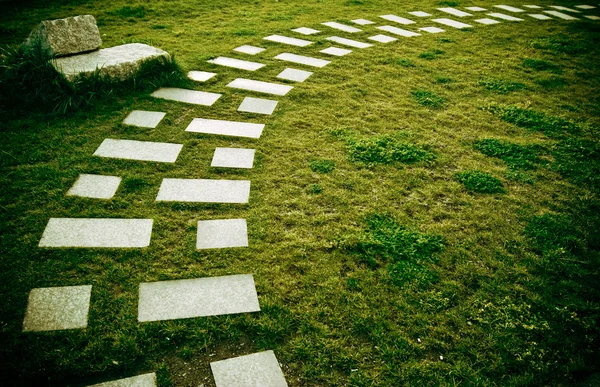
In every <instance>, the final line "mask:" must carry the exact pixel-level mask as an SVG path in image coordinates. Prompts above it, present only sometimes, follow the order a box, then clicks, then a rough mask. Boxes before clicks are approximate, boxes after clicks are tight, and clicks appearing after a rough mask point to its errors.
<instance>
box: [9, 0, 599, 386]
mask: <svg viewBox="0 0 600 387" xmlns="http://www.w3.org/2000/svg"><path fill="white" fill-rule="evenodd" d="M536 4H539V5H546V3H544V4H542V3H536ZM548 4H553V3H548ZM577 4H579V3H577ZM447 5H451V6H452V5H457V6H458V8H460V9H464V7H466V6H472V5H481V4H476V3H471V2H467V1H465V2H463V1H460V2H458V3H448V2H442V3H438V2H434V1H417V2H412V3H411V4H410V5H409V4H402V3H401V2H388V1H383V0H381V1H376V0H372V1H371V0H362V1H360V0H352V1H314V0H307V1H302V2H296V1H285V0H282V1H256V2H246V1H213V0H211V1H202V2H196V1H191V0H187V1H186V0H173V1H152V2H146V1H123V0H115V1H111V2H104V1H99V0H94V1H85V2H84V1H71V2H67V1H57V2H53V3H52V5H48V3H47V2H42V1H39V2H30V3H27V4H20V5H10V4H2V5H0V11H1V12H0V43H1V44H2V45H3V47H5V45H14V44H19V43H21V42H22V41H23V40H24V39H25V38H26V37H27V35H28V33H29V31H30V30H31V29H32V28H33V27H35V26H36V25H37V24H38V23H39V22H40V21H42V20H47V19H55V18H63V17H68V16H74V15H79V14H92V15H94V16H95V17H96V19H97V20H98V25H99V28H100V31H101V34H102V39H103V41H104V44H103V47H111V46H115V45H118V44H122V43H129V42H142V43H148V44H152V45H154V46H157V47H159V48H162V49H164V50H166V51H168V52H169V53H171V54H172V55H174V56H175V58H176V60H177V62H178V64H179V65H180V66H181V67H182V68H183V70H184V71H189V70H203V71H213V72H217V73H218V76H217V77H215V78H213V79H211V80H210V81H208V82H206V83H196V84H194V83H190V84H189V85H188V86H189V87H193V88H195V89H197V90H203V91H211V92H217V93H222V94H223V96H222V97H221V98H220V99H219V100H218V101H217V102H216V103H215V104H214V105H213V106H212V107H202V106H194V105H186V104H182V103H176V102H169V101H163V100H157V99H154V98H151V97H150V96H149V94H150V92H149V91H144V92H139V93H135V92H132V93H131V94H123V93H120V94H118V95H115V96H114V97H112V98H109V99H106V100H96V101H95V102H93V104H92V105H91V106H88V107H86V108H82V109H78V110H77V111H75V112H69V113H66V114H59V113H51V112H47V111H46V112H43V111H41V110H40V111H37V110H36V109H32V110H31V111H29V112H23V111H20V110H19V109H18V108H15V107H14V106H11V107H2V110H1V111H2V115H3V117H2V118H1V123H0V127H2V141H1V142H0V152H1V153H0V160H1V161H0V162H1V166H2V169H1V173H0V184H1V186H2V195H0V211H1V213H2V222H1V225H0V234H1V235H0V241H1V242H0V252H1V254H0V273H1V275H2V281H0V292H1V293H0V294H1V299H2V302H1V303H0V357H1V360H0V364H1V365H0V367H1V368H0V375H1V376H0V380H1V382H0V384H4V383H5V384H7V385H27V384H36V385H45V384H47V385H85V384H91V383H93V382H101V381H106V380H110V379H113V378H118V377H126V376H132V375H135V374H139V373H144V372H155V371H158V380H159V384H160V385H163V386H167V385H176V386H188V385H194V386H196V385H199V384H202V383H203V384H204V385H205V386H213V385H214V384H213V379H212V376H211V374H210V367H209V363H210V362H212V361H217V360H222V359H227V358H231V357H234V356H240V355H246V354H250V353H254V352H258V351H261V350H274V352H275V354H276V356H277V359H278V360H279V362H280V363H281V365H282V369H283V372H284V374H285V376H286V379H287V382H288V384H289V385H290V386H357V387H358V386H459V385H461V386H541V385H549V386H566V385H576V384H577V383H579V382H582V381H584V380H586V379H587V378H588V376H589V375H590V374H593V373H596V372H599V371H600V369H599V361H600V359H599V357H598V351H597V348H598V346H599V344H600V342H599V328H600V327H599V319H600V310H599V304H598V301H599V281H598V274H599V273H598V267H599V264H600V259H599V249H600V237H599V231H600V200H599V198H598V194H599V192H600V178H599V176H600V144H599V141H598V138H599V135H600V131H599V128H600V118H599V113H600V94H599V87H600V77H599V75H600V68H599V67H598V63H599V62H600V55H599V52H600V49H599V47H600V24H599V22H598V21H591V20H580V21H570V22H567V21H564V20H558V19H555V20H549V21H536V20H534V19H532V18H529V17H526V16H524V18H526V19H527V20H526V21H523V22H502V23H501V24H497V25H491V26H485V25H479V24H478V23H475V22H474V21H473V19H474V18H470V17H469V18H461V19H459V18H454V17H452V16H450V15H447V14H443V13H441V12H439V11H436V8H438V7H443V6H447ZM512 5H515V6H519V4H512ZM561 5H566V4H561ZM573 5H574V4H573ZM485 6H486V7H491V6H489V5H485ZM417 10H421V11H425V12H429V13H433V14H434V16H435V17H450V18H453V19H456V20H460V21H462V22H466V23H469V24H472V25H473V28H470V29H467V30H456V29H453V28H451V27H446V26H441V25H436V24H435V23H433V22H427V21H426V20H427V18H425V20H423V19H420V18H416V17H411V16H410V15H409V14H408V13H407V12H409V11H417ZM586 12H587V13H588V14H594V15H600V12H599V11H598V9H596V10H595V11H594V10H592V11H586ZM390 13H391V14H396V15H399V16H402V17H407V18H410V19H413V20H416V21H418V24H417V25H416V27H426V26H437V27H442V28H444V29H445V30H446V32H444V33H439V34H429V33H426V32H423V33H422V36H418V37H413V38H402V37H399V40H398V41H397V42H392V43H388V44H381V43H375V42H371V43H374V46H373V47H371V48H367V49H353V52H352V53H351V54H349V55H347V56H345V57H342V58H336V57H331V58H326V56H325V55H324V54H320V53H319V52H318V51H319V50H321V49H324V48H327V47H329V46H331V45H332V44H331V43H330V42H328V41H327V40H326V39H325V38H326V37H328V36H334V35H335V36H342V37H347V38H351V39H356V40H360V41H364V42H366V41H368V39H367V38H368V37H369V36H373V35H377V34H379V33H383V32H382V31H379V30H377V29H375V28H374V26H364V27H360V28H362V29H363V32H361V33H356V34H346V33H343V32H341V31H336V30H332V29H329V28H328V27H326V26H323V25H321V24H320V23H322V22H327V21H339V22H343V23H346V24H352V23H351V22H350V20H351V19H357V18H366V19H369V20H372V21H375V22H376V23H377V24H376V25H386V24H389V25H394V23H393V22H388V21H384V20H382V19H380V18H378V16H379V15H384V14H390ZM505 13H507V12H505ZM480 17H485V16H484V15H482V16H480ZM432 18H434V17H432ZM302 26H305V27H311V28H315V29H318V30H321V31H322V33H321V34H318V35H313V36H310V37H304V36H302V35H298V34H295V33H293V32H291V31H290V29H292V28H297V27H302ZM398 27H402V26H400V25H398ZM403 28H406V29H410V30H413V31H415V30H416V28H415V25H412V26H406V27H403ZM271 34H282V35H286V36H293V37H297V38H306V39H309V40H313V41H314V42H315V43H314V44H313V45H311V46H308V47H304V48H299V47H293V46H286V45H281V44H278V43H274V42H268V41H264V40H262V38H263V37H265V36H268V35H271ZM243 44H250V45H256V46H260V47H264V48H267V50H266V51H264V52H262V53H260V54H258V55H256V56H250V55H245V54H239V53H234V52H232V49H233V48H235V47H238V46H240V45H243ZM282 52H292V53H297V54H303V55H310V56H316V57H320V58H325V59H330V60H332V61H333V62H332V63H331V64H330V65H328V66H326V67H324V68H322V69H313V68H305V67H302V66H301V65H291V64H287V63H283V62H280V61H278V60H275V59H273V57H274V56H276V55H277V54H279V53H282ZM221 55H222V56H229V57H235V58H239V59H246V60H251V61H257V62H261V63H265V64H267V66H266V67H264V68H263V69H260V70H258V71H256V72H245V71H243V70H236V69H230V68H225V67H218V66H216V65H212V64H209V63H207V62H206V61H207V60H209V59H212V58H215V57H217V56H221ZM286 67H293V68H298V69H303V70H308V71H313V72H314V74H313V75H312V76H311V77H310V78H309V79H308V80H307V81H306V82H304V83H292V82H289V84H290V85H292V86H294V89H293V90H292V91H291V92H290V93H289V94H288V95H287V96H284V97H273V96H268V97H266V96H264V95H260V94H255V93H251V92H243V91H236V90H234V89H230V88H227V87H225V85H226V84H227V83H229V82H230V81H232V80H233V79H235V78H237V77H244V78H250V79H257V80H263V81H270V82H282V83H285V82H283V81H280V80H277V79H276V78H275V76H276V75H277V74H278V73H279V72H281V71H282V70H283V69H285V68H286ZM150 91H151V90H150ZM246 96H253V97H259V98H261V97H263V98H269V99H276V100H278V101H279V104H278V106H277V108H276V110H275V113H274V114H273V115H272V116H260V115H253V114H249V113H239V112H237V111H236V110H237V107H238V106H239V104H240V103H241V101H242V100H243V98H244V97H246ZM135 109H137V110H150V111H163V112H166V113H167V115H166V117H165V119H164V120H163V121H162V122H161V123H160V124H159V125H158V126H157V127H156V128H155V129H143V128H136V127H130V126H124V125H122V121H123V119H124V118H125V117H126V116H127V114H128V113H129V112H130V111H132V110H135ZM197 117H200V118H212V119H224V120H236V121H247V122H256V123H265V124H266V127H265V130H264V132H263V135H262V137H261V138H260V139H243V138H233V137H232V138H228V137H220V136H212V135H202V134H197V133H186V132H184V129H185V128H186V127H187V125H188V124H189V123H190V122H191V120H192V119H193V118H197ZM105 138H118V139H131V140H141V141H160V142H172V143H181V144H184V148H183V151H182V152H181V154H180V156H179V158H178V160H177V162H176V163H174V164H162V163H151V162H137V161H127V160H116V159H105V158H99V157H94V156H92V154H93V153H94V151H95V150H96V148H97V147H98V146H99V144H100V143H101V142H102V141H103V140H104V139H105ZM216 147H244V148H254V149H256V150H257V153H256V158H255V163H254V168H253V169H250V170H228V169H221V168H211V167H210V161H211V158H212V154H213V151H214V149H215V148H216ZM81 173H92V174H105V175H115V176H121V177H122V178H123V182H122V183H121V187H120V188H119V190H118V191H117V194H116V195H115V197H114V198H113V199H110V200H95V199H84V198H78V197H68V196H65V193H66V191H67V190H68V189H69V188H70V187H71V186H72V184H73V183H74V181H75V180H76V178H77V177H78V175H79V174H81ZM163 178H196V179H240V180H246V179H247V180H251V182H252V183H251V192H250V200H249V203H248V204H231V205H229V204H189V203H188V204H179V203H165V202H156V201H155V198H156V194H157V192H158V188H159V186H160V183H161V181H162V179H163ZM51 217H75V218H79V217H93V218H105V217H106V218H148V219H154V231H153V235H152V241H151V243H150V246H149V247H148V248H144V249H126V250H113V249H105V250H102V249H42V248H39V247H38V243H39V240H40V237H41V234H42V232H43V230H44V228H45V226H46V224H47V222H48V219H49V218H51ZM235 218H245V219H247V222H248V233H249V247H247V248H235V249H221V250H196V248H195V246H196V225H197V222H198V221H199V220H208V219H235ZM246 273H252V274H253V275H254V280H255V282H256V287H257V291H258V295H259V301H260V306H261V311H260V312H258V313H251V314H240V315H232V316H218V317H206V318H192V319H183V320H174V321H165V322H149V323H139V322H138V321H137V303H138V287H139V284H140V283H142V282H153V281H161V280H173V279H188V278H199V277H214V276H222V275H230V274H246ZM76 285H92V286H93V289H92V295H91V304H90V313H89V322H88V326H87V328H86V329H82V330H66V331H57V332H42V333H36V332H27V333H23V332H22V324H23V318H24V313H25V309H26V306H27V298H28V294H29V292H30V291H31V289H33V288H39V287H55V286H76Z"/></svg>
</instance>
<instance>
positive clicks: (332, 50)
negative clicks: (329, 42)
mask: <svg viewBox="0 0 600 387" xmlns="http://www.w3.org/2000/svg"><path fill="white" fill-rule="evenodd" d="M319 52H321V53H323V54H328V55H333V56H344V55H348V54H350V53H351V52H352V50H346V49H345V48H339V47H327V48H326V49H324V50H321V51H319Z"/></svg>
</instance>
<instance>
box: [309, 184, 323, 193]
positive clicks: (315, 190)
mask: <svg viewBox="0 0 600 387" xmlns="http://www.w3.org/2000/svg"><path fill="white" fill-rule="evenodd" d="M321 192H323V186H322V185H321V184H311V186H310V187H308V193H309V194H311V195H318V194H320V193H321Z"/></svg>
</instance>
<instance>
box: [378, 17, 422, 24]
mask: <svg viewBox="0 0 600 387" xmlns="http://www.w3.org/2000/svg"><path fill="white" fill-rule="evenodd" d="M379 17H380V18H382V19H385V20H389V21H393V22H395V23H400V24H404V25H408V24H415V22H414V21H412V20H409V19H405V18H403V17H400V16H396V15H382V16H379Z"/></svg>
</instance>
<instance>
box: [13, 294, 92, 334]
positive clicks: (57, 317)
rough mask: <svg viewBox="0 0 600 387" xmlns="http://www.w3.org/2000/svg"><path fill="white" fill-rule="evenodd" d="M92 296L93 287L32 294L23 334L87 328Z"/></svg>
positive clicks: (26, 312)
mask: <svg viewBox="0 0 600 387" xmlns="http://www.w3.org/2000/svg"><path fill="white" fill-rule="evenodd" d="M91 295H92V285H83V286H63V287H56V288H36V289H33V290H31V292H30V293H29V301H28V303H27V310H26V311H25V319H24V320H23V332H30V331H55V330H62V329H77V328H85V327H86V326H87V323H88V311H89V308H90V297H91Z"/></svg>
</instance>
